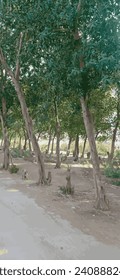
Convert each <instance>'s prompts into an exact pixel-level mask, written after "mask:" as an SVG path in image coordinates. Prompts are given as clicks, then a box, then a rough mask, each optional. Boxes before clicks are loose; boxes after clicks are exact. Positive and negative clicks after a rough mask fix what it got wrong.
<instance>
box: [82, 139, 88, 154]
mask: <svg viewBox="0 0 120 280" xmlns="http://www.w3.org/2000/svg"><path fill="white" fill-rule="evenodd" d="M86 142H87V136H86V137H85V139H84V144H83V150H82V155H81V158H84V155H85V147H86Z"/></svg>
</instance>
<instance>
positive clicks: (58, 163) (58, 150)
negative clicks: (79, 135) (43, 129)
mask: <svg viewBox="0 0 120 280" xmlns="http://www.w3.org/2000/svg"><path fill="white" fill-rule="evenodd" d="M56 155H57V160H56V166H55V168H60V166H61V158H60V123H59V122H57V124H56Z"/></svg>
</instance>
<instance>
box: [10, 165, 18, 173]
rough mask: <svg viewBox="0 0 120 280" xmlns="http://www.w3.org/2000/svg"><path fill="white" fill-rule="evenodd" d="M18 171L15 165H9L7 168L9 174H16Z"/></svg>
mask: <svg viewBox="0 0 120 280" xmlns="http://www.w3.org/2000/svg"><path fill="white" fill-rule="evenodd" d="M18 170H19V168H18V167H17V166H16V165H11V166H10V167H9V172H10V173H17V172H18Z"/></svg>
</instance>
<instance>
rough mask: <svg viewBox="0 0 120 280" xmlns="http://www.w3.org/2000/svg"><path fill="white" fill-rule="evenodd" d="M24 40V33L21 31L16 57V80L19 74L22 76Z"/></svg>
mask: <svg viewBox="0 0 120 280" xmlns="http://www.w3.org/2000/svg"><path fill="white" fill-rule="evenodd" d="M22 42H23V33H22V32H21V33H20V38H19V42H18V52H17V57H16V69H15V78H16V80H19V76H20V52H21V49H22Z"/></svg>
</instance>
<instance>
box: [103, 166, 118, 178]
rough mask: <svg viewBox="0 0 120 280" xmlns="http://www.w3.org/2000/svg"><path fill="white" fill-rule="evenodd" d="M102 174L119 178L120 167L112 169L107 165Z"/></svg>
mask: <svg viewBox="0 0 120 280" xmlns="http://www.w3.org/2000/svg"><path fill="white" fill-rule="evenodd" d="M104 174H105V175H106V177H109V178H120V169H119V168H118V169H114V168H112V167H107V168H106V169H105V170H104Z"/></svg>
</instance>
